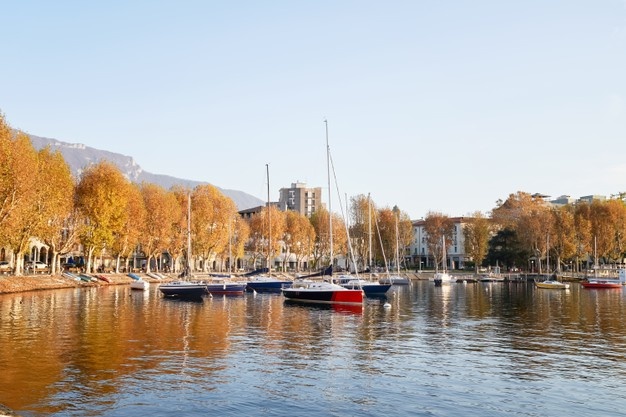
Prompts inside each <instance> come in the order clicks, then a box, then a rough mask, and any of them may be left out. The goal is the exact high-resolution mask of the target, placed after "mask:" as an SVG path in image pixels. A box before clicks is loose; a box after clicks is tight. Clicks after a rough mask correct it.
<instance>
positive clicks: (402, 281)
mask: <svg viewBox="0 0 626 417" xmlns="http://www.w3.org/2000/svg"><path fill="white" fill-rule="evenodd" d="M378 282H379V283H380V284H383V285H387V284H391V285H409V284H411V280H409V279H408V278H405V277H398V276H391V277H383V278H381V279H379V280H378Z"/></svg>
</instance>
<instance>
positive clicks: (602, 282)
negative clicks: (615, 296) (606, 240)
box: [580, 237, 626, 289]
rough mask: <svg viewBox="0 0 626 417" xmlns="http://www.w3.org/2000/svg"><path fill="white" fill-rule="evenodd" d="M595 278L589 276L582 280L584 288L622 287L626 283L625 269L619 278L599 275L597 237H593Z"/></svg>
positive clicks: (621, 271)
mask: <svg viewBox="0 0 626 417" xmlns="http://www.w3.org/2000/svg"><path fill="white" fill-rule="evenodd" d="M593 259H594V265H593V273H594V276H593V278H588V279H586V280H584V281H581V282H580V285H582V287H583V288H588V289H605V288H606V289H610V288H622V286H623V285H626V271H625V270H624V269H620V270H619V278H617V279H615V278H601V277H599V276H598V250H597V242H596V238H595V237H594V238H593Z"/></svg>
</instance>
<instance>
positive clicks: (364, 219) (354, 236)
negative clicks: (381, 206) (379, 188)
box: [350, 194, 376, 268]
mask: <svg viewBox="0 0 626 417" xmlns="http://www.w3.org/2000/svg"><path fill="white" fill-rule="evenodd" d="M375 215H376V207H375V205H374V203H373V202H372V199H371V198H370V196H369V195H367V196H364V195H362V194H360V195H357V196H356V197H352V198H351V204H350V220H351V221H350V238H351V241H352V247H353V249H354V252H355V257H356V258H357V259H356V261H357V263H360V264H361V265H362V266H363V267H368V268H369V267H371V266H372V265H369V260H370V259H371V258H372V257H373V255H371V254H370V251H371V249H372V248H371V246H370V240H372V242H373V239H372V238H373V233H372V231H373V227H374V225H375ZM372 245H373V243H372Z"/></svg>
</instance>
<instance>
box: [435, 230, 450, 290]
mask: <svg viewBox="0 0 626 417" xmlns="http://www.w3.org/2000/svg"><path fill="white" fill-rule="evenodd" d="M441 251H442V254H443V256H442V261H443V265H442V268H443V270H442V271H441V272H439V271H437V272H435V274H434V275H433V277H432V280H433V281H434V283H435V285H436V286H439V285H442V284H450V283H451V282H454V278H453V277H452V275H450V274H449V273H448V269H447V267H446V264H447V262H446V237H445V236H442V237H441Z"/></svg>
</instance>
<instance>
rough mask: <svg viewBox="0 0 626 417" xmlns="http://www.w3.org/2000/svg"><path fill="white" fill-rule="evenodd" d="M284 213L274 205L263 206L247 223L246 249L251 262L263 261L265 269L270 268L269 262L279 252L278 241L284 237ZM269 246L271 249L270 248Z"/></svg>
mask: <svg viewBox="0 0 626 417" xmlns="http://www.w3.org/2000/svg"><path fill="white" fill-rule="evenodd" d="M285 221H286V220H285V213H283V212H281V211H280V210H278V208H277V207H276V206H274V205H270V206H269V207H268V206H265V207H263V208H262V209H261V211H260V212H259V213H257V214H255V215H254V216H252V218H251V219H250V221H249V223H248V224H249V226H250V238H249V241H248V244H247V249H248V251H249V252H250V253H251V255H252V262H253V264H256V260H257V259H265V262H264V264H265V267H271V265H270V264H271V260H272V259H274V256H275V255H276V253H277V252H278V251H279V250H280V241H281V239H282V238H283V237H284V235H285V227H286V223H285ZM270 245H271V247H270Z"/></svg>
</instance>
